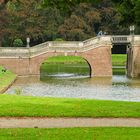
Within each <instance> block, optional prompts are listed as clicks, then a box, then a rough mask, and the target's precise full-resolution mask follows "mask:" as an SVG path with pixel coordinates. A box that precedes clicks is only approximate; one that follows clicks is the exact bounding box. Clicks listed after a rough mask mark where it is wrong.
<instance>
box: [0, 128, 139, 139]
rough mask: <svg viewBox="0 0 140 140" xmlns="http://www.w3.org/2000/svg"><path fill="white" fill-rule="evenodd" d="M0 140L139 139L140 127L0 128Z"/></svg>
mask: <svg viewBox="0 0 140 140" xmlns="http://www.w3.org/2000/svg"><path fill="white" fill-rule="evenodd" d="M0 139H1V140H9V139H10V140H11V139H12V140H17V139H22V140H27V139H28V140H40V139H41V140H139V139H140V128H105V127H103V128H65V129H64V128H63V129H37V128H35V129H0Z"/></svg>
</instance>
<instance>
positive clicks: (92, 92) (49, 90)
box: [7, 73, 140, 101]
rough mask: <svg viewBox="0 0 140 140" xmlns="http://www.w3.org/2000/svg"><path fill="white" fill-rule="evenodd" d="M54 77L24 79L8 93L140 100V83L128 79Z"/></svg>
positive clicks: (73, 76) (116, 77) (70, 75)
mask: <svg viewBox="0 0 140 140" xmlns="http://www.w3.org/2000/svg"><path fill="white" fill-rule="evenodd" d="M52 76H53V78H43V79H42V81H41V80H40V78H39V77H20V78H18V79H17V81H16V82H15V84H14V85H13V86H12V87H11V88H10V89H9V90H8V91H7V93H8V94H15V91H16V89H20V90H21V91H22V94H23V95H32V96H43V97H67V98H90V99H105V100H106V99H107V100H122V101H140V80H138V79H133V80H132V79H128V78H126V77H125V76H119V75H116V76H113V77H112V78H89V77H88V76H77V75H72V74H67V73H61V74H55V75H52Z"/></svg>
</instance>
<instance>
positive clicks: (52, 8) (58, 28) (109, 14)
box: [0, 0, 140, 46]
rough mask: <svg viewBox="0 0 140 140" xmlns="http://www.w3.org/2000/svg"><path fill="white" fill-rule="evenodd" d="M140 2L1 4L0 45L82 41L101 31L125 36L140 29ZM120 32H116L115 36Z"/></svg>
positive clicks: (10, 0) (15, 0) (22, 0)
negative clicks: (18, 41)
mask: <svg viewBox="0 0 140 140" xmlns="http://www.w3.org/2000/svg"><path fill="white" fill-rule="evenodd" d="M139 9H140V0H119V1H118V0H36V1H35V0H3V2H1V3H0V13H1V14H0V43H1V42H3V46H12V44H13V41H14V40H15V39H16V38H21V39H22V40H23V42H24V46H25V43H26V37H30V38H31V43H32V44H31V45H35V44H38V43H41V42H44V41H47V40H56V39H57V38H62V39H64V40H85V39H87V38H90V37H93V36H95V35H96V34H97V33H98V32H99V31H100V30H102V31H103V32H106V33H107V34H128V30H129V28H128V27H129V26H130V25H132V24H135V25H137V32H139V31H140V30H138V29H139V28H138V26H139V25H140V18H139V17H140V10H139ZM118 31H119V32H118Z"/></svg>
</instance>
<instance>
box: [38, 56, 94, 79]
mask: <svg viewBox="0 0 140 140" xmlns="http://www.w3.org/2000/svg"><path fill="white" fill-rule="evenodd" d="M57 56H65V55H57ZM57 56H56V55H54V56H49V57H44V58H43V59H42V60H41V61H40V62H39V71H40V68H41V65H42V64H43V63H44V61H45V60H47V59H48V58H51V57H57ZM69 56H74V57H80V58H81V59H83V60H84V61H85V62H86V64H87V65H88V68H89V76H90V77H91V75H92V71H93V70H92V66H91V64H90V62H89V61H88V60H87V59H86V58H84V57H82V56H79V55H77V56H75V55H69ZM65 57H67V56H65Z"/></svg>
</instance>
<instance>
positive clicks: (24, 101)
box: [0, 94, 140, 118]
mask: <svg viewBox="0 0 140 140" xmlns="http://www.w3.org/2000/svg"><path fill="white" fill-rule="evenodd" d="M0 116H12V117H13V116H17V117H18V116H19V117H24V116H27V117H136V118H139V117H140V102H122V101H102V100H85V99H68V98H44V97H43V98H42V97H30V96H18V95H6V94H5V95H0Z"/></svg>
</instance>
